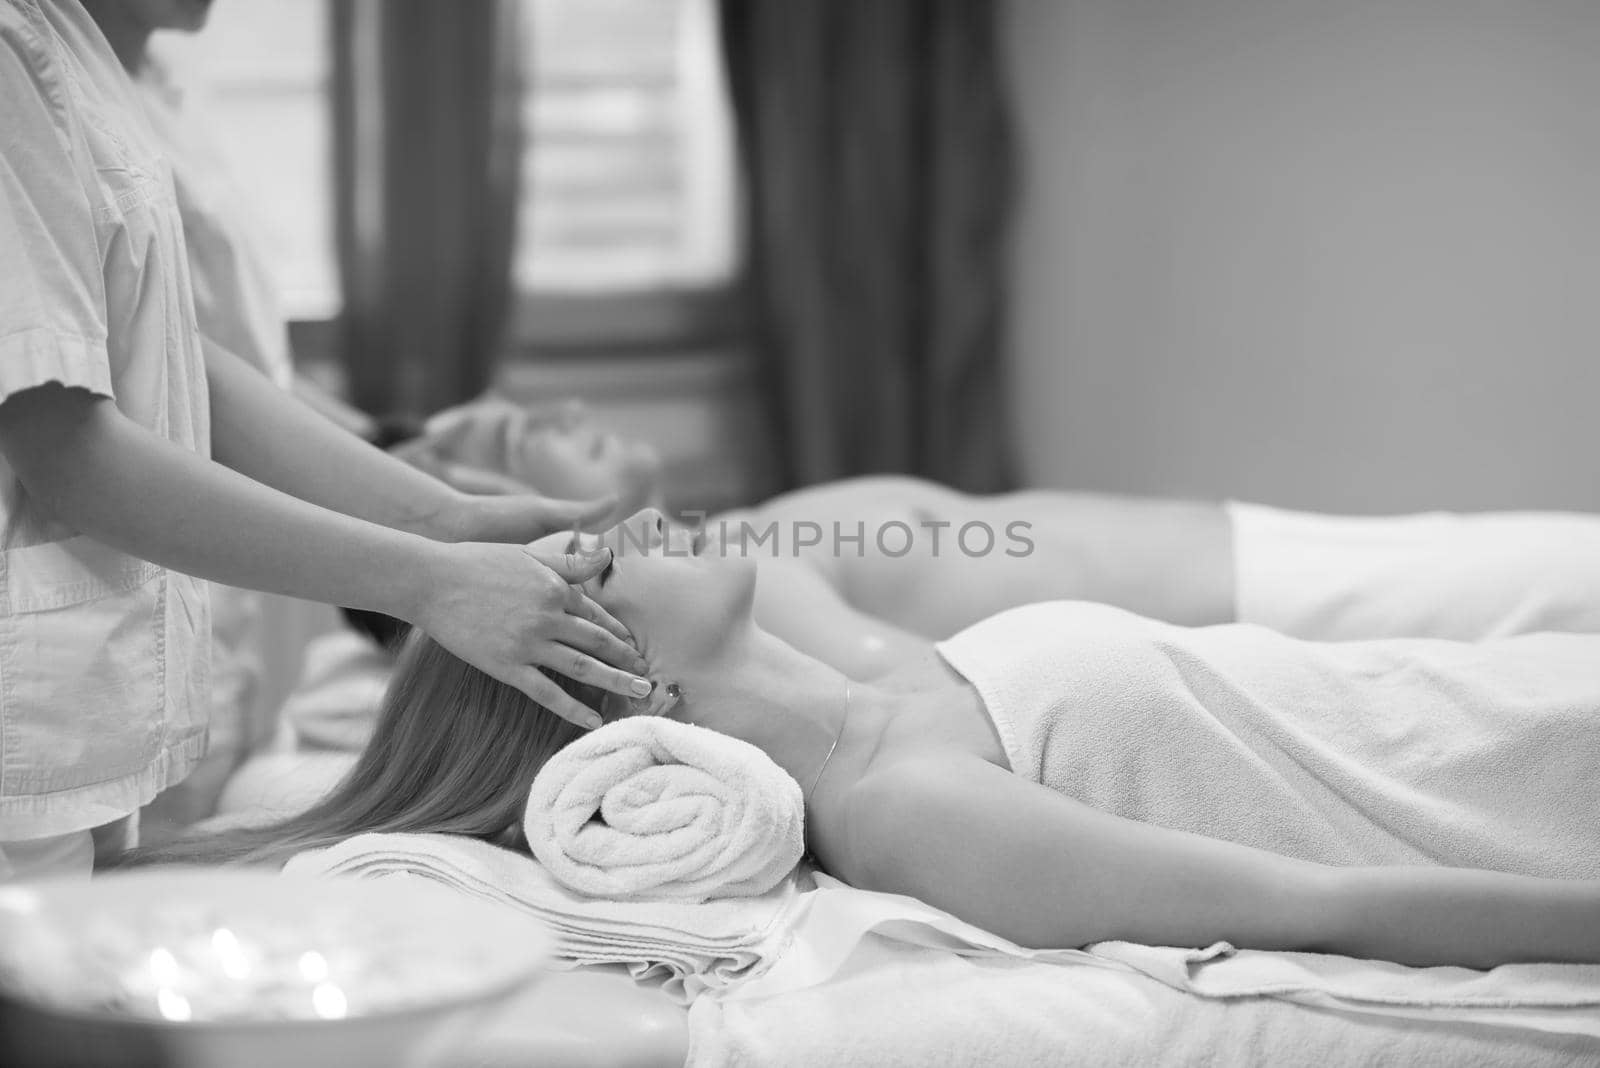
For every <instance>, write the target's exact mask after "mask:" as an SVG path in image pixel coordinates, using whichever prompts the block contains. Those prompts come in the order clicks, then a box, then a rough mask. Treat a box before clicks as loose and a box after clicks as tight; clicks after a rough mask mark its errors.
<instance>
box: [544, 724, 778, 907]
mask: <svg viewBox="0 0 1600 1068" xmlns="http://www.w3.org/2000/svg"><path fill="white" fill-rule="evenodd" d="M804 821H805V803H804V798H803V797H802V796H801V792H800V784H799V783H797V782H795V781H794V779H792V778H791V777H790V776H789V775H788V773H787V772H785V771H784V770H783V769H782V768H780V767H779V766H778V765H777V764H775V763H773V761H772V759H771V758H770V757H768V756H767V755H766V754H765V753H763V752H762V751H761V750H760V749H757V748H756V747H755V746H753V745H750V744H749V743H748V742H742V741H739V740H738V739H736V738H730V737H728V736H726V735H722V734H718V733H716V732H715V731H711V730H707V729H705V728H704V727H694V726H690V725H689V724H686V723H678V722H676V721H673V720H669V719H663V718H661V717H659V716H632V717H629V718H627V719H621V720H617V721H615V722H612V723H609V724H607V725H606V726H604V727H600V728H598V729H597V730H594V731H592V732H591V733H589V734H587V735H585V736H583V737H582V738H579V739H578V740H577V741H575V742H573V743H572V744H571V745H569V746H567V747H566V748H565V749H563V750H561V751H560V752H559V753H557V754H556V755H555V756H553V757H551V758H550V760H549V762H548V763H546V764H545V766H544V768H543V769H541V770H540V772H539V774H538V775H537V776H536V777H535V778H534V780H533V787H532V789H531V790H530V791H529V792H528V807H527V811H526V813H525V815H524V818H523V829H524V830H525V831H526V832H527V835H528V844H529V846H530V847H531V848H532V850H533V854H534V856H536V857H538V858H539V861H540V863H542V864H543V865H544V866H545V868H546V869H547V870H548V871H549V872H550V874H551V875H553V876H554V877H555V878H556V879H558V880H559V881H560V882H561V883H562V884H563V885H565V886H567V887H568V888H570V889H572V890H574V891H577V892H578V893H581V894H589V895H591V896H594V897H606V898H612V899H615V900H628V899H634V898H653V899H666V900H673V901H705V900H708V899H711V898H719V897H743V896H750V895H756V894H762V893H765V892H766V891H767V890H769V889H771V888H772V887H773V886H775V885H776V884H777V883H778V882H779V881H780V880H781V879H782V878H783V877H784V876H785V875H787V874H788V873H789V872H790V871H791V870H792V869H793V868H794V866H795V864H796V863H798V862H799V860H800V857H801V855H802V854H803V853H804V851H805V848H804V840H805V835H804Z"/></svg>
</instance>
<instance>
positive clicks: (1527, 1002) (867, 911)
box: [688, 875, 1600, 1068]
mask: <svg viewBox="0 0 1600 1068" xmlns="http://www.w3.org/2000/svg"><path fill="white" fill-rule="evenodd" d="M816 882H817V884H818V887H817V889H816V890H814V891H812V892H809V893H806V894H804V895H803V896H802V898H801V900H800V903H799V907H798V908H797V909H796V910H795V913H794V917H793V920H792V924H793V937H792V940H791V946H790V948H789V949H788V950H786V951H785V952H784V954H783V955H782V957H780V958H779V959H778V960H777V961H776V962H774V964H773V965H772V966H771V967H770V968H768V969H767V970H765V971H764V972H762V973H761V974H759V975H755V976H752V977H751V978H750V979H748V980H747V981H745V982H742V983H740V984H738V985H737V986H734V987H730V988H726V989H722V990H719V991H717V992H715V993H713V994H711V995H709V996H707V997H704V998H701V999H699V1000H697V1001H695V1002H694V1004H692V1005H691V1006H690V1008H689V1027H690V1052H689V1057H688V1063H690V1064H693V1065H696V1066H697V1068H716V1066H724V1065H728V1066H732V1065H762V1066H763V1068H782V1066H788V1065H794V1066H797V1068H798V1066H805V1065H814V1064H872V1065H883V1066H887V1068H897V1066H901V1065H904V1066H907V1068H912V1066H915V1068H925V1066H928V1068H939V1066H949V1068H958V1066H960V1068H964V1066H968V1065H974V1064H1005V1065H1065V1064H1082V1065H1106V1064H1128V1065H1143V1064H1162V1065H1196V1066H1200V1065H1204V1066H1211V1065H1216V1064H1260V1065H1266V1064H1319V1065H1322V1064H1325V1065H1336V1066H1346V1065H1348V1066H1352V1068H1354V1066H1358V1065H1359V1066H1362V1068H1365V1066H1369V1065H1373V1064H1414V1065H1422V1066H1437V1068H1445V1066H1450V1068H1458V1066H1473V1068H1490V1066H1510V1068H1575V1066H1578V1065H1589V1064H1593V1063H1594V1056H1595V1052H1596V1050H1597V1048H1600V1011H1597V1009H1600V967H1595V966H1576V965H1537V966H1530V965H1515V966H1506V967H1502V968H1497V969H1494V970H1493V971H1490V972H1472V971H1468V970H1466V969H1459V968H1405V967H1401V966H1399V965H1392V964H1384V963H1381V962H1373V961H1358V960H1352V959H1350V958H1346V957H1331V956H1316V955H1310V954H1278V953H1259V952H1242V953H1234V952H1233V951H1232V950H1231V948H1230V947H1228V946H1226V945H1225V944H1219V945H1217V946H1213V947H1211V948H1210V949H1207V950H1199V951H1196V950H1188V949H1178V948H1171V947H1151V946H1132V945H1128V944H1126V943H1101V944H1099V945H1095V946H1091V947H1089V949H1088V950H1087V951H1078V950H1044V951H1039V950H1029V949H1024V948H1022V947H1020V946H1017V945H1014V944H1013V943H1010V942H1007V941H1006V940H1004V939H1002V938H999V937H997V936H995V935H992V934H989V933H988V932H985V931H981V930H979V929H977V928H974V927H972V926H971V925H969V924H966V923H963V922H962V921H960V920H958V919H956V918H955V917H953V916H950V915H948V914H947V913H942V912H940V911H939V910H937V909H934V908H931V907H930V906H927V905H925V904H923V903H921V902H919V901H916V900H913V899H911V898H905V897H898V896H895V895H890V894H874V893H869V892H866V891H861V890H854V889H851V888H849V887H847V886H845V885H844V884H842V883H839V882H838V881H837V880H833V879H830V878H829V877H827V876H825V875H818V876H817V877H816Z"/></svg>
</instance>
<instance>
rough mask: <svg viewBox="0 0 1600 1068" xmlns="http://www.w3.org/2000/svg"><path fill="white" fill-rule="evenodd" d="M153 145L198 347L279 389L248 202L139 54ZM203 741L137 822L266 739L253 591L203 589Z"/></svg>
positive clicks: (183, 812) (280, 329)
mask: <svg viewBox="0 0 1600 1068" xmlns="http://www.w3.org/2000/svg"><path fill="white" fill-rule="evenodd" d="M134 84H135V86H136V87H137V88H138V90H139V99H140V103H141V104H142V105H143V107H144V113H145V117H146V118H147V119H148V120H149V123H150V130H151V133H152V134H153V135H154V137H155V141H156V144H157V147H158V148H159V149H160V151H161V153H162V155H163V156H164V157H165V158H166V160H167V163H168V165H169V166H170V167H171V171H172V183H173V188H174V190H175V191H176V193H177V197H178V214H179V215H180V216H181V217H182V220H183V239H184V245H185V248H186V249H187V251H188V258H189V278H190V284H191V287H192V290H193V294H194V309H195V320H196V322H197V324H198V326H199V328H200V337H201V343H202V345H216V346H219V347H221V348H224V349H227V350H228V351H229V352H231V353H233V354H234V355H235V356H238V357H240V358H241V359H243V360H244V361H245V362H246V363H248V364H250V365H251V366H252V367H254V368H255V369H256V370H258V371H260V372H261V373H262V374H264V375H266V376H267V377H268V378H269V379H271V380H272V382H273V383H274V384H276V385H277V386H279V387H280V388H282V389H285V390H288V389H290V388H291V387H292V385H293V383H294V365H293V363H292V361H291V359H290V350H289V329H288V317H287V316H286V315H285V313H284V311H283V306H282V304H281V302H280V300H279V297H278V289H277V284H276V281H275V280H274V278H273V277H272V271H271V269H270V267H269V266H268V264H267V260H266V258H265V257H264V256H263V255H262V253H261V249H262V247H263V245H262V240H261V238H260V236H259V234H258V233H257V232H256V229H255V227H254V224H253V222H252V219H253V211H252V209H251V206H250V205H249V204H247V203H246V201H245V198H244V194H243V192H242V190H240V188H239V187H238V185H237V183H235V182H234V180H233V178H232V176H231V175H230V173H229V171H228V167H227V163H226V160H225V159H224V158H223V155H222V152H221V150H220V148H219V147H218V145H217V144H216V142H215V141H214V140H213V139H212V138H211V136H210V135H209V133H208V132H207V128H208V124H207V122H206V120H205V116H204V115H201V114H197V113H196V111H195V109H194V107H193V104H192V102H191V100H190V99H189V94H188V93H186V92H185V91H184V89H183V88H182V87H181V86H180V85H179V84H178V83H177V81H176V80H175V79H174V78H173V76H172V75H171V74H170V72H169V71H168V70H167V69H166V67H164V66H163V65H162V64H161V63H160V62H159V61H157V60H155V59H153V58H147V61H146V62H145V64H144V65H143V67H141V69H140V71H139V73H138V74H137V75H136V76H135V78H134ZM211 629H212V643H211V695H210V702H211V708H210V738H211V744H210V748H209V750H208V752H207V755H206V759H205V760H204V761H203V762H202V763H201V764H200V766H199V767H198V768H196V769H195V772H194V774H192V775H191V776H190V777H189V778H188V779H186V780H185V781H184V782H182V783H180V784H178V785H176V786H175V787H174V788H173V789H171V790H170V791H168V793H167V794H165V795H164V796H163V797H161V798H160V799H159V800H158V801H157V802H156V804H155V805H154V806H153V808H152V809H151V810H149V811H147V812H146V813H145V817H146V818H145V826H146V828H147V829H150V830H159V829H160V828H157V827H156V826H155V824H156V823H158V822H159V823H168V824H172V825H176V826H183V825H186V824H190V823H193V822H194V821H196V820H199V819H204V818H205V817H207V816H210V815H212V813H213V812H214V810H215V805H216V799H217V796H218V795H219V794H220V793H221V790H222V787H223V784H224V783H225V782H226V781H227V779H228V778H229V776H231V774H232V773H233V770H234V769H235V767H237V765H238V764H239V762H240V761H242V760H243V758H244V757H245V756H246V755H248V753H249V752H250V751H251V750H252V749H253V748H254V747H255V746H256V745H258V744H260V743H262V742H264V741H266V740H267V738H268V737H269V736H270V728H271V726H272V724H271V723H257V722H255V720H256V719H258V718H261V717H254V716H253V715H252V714H253V713H254V712H256V711H257V706H258V704H259V703H260V700H261V698H260V694H261V690H262V686H263V682H264V677H265V673H266V666H265V663H264V660H263V650H264V648H265V645H266V641H267V637H266V629H267V624H266V610H265V598H264V597H263V595H262V594H260V593H257V592H256V591H255V590H243V589H239V588H237V587H233V586H225V585H222V584H219V583H213V584H212V586H211Z"/></svg>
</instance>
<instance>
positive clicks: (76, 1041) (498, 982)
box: [0, 868, 552, 1068]
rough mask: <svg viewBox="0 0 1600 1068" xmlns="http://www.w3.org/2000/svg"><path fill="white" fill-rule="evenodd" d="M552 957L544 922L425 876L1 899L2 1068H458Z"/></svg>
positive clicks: (194, 880) (1, 894)
mask: <svg viewBox="0 0 1600 1068" xmlns="http://www.w3.org/2000/svg"><path fill="white" fill-rule="evenodd" d="M551 945H552V940H551V938H550V935H549V933H548V931H547V930H546V929H545V927H544V926H543V924H541V923H540V922H539V921H537V920H535V919H534V918H532V917H530V916H527V915H524V914H522V913H520V912H516V911H514V910H512V909H509V908H507V907H505V906H502V905H497V904H493V903H490V902H487V901H483V900H479V899H476V898H473V897H469V896H467V895H465V894H461V893H458V892H454V891H450V890H447V889H445V888H444V887H441V886H438V885H435V884H432V883H428V882H426V881H425V880H422V879H419V878H416V877H408V876H391V877H387V878H384V879H376V880H370V881H368V880H347V879H310V878H294V877H289V876H280V875H275V874H269V873H266V872H251V871H237V870H218V869H209V868H163V869H146V870H142V871H132V872H119V873H113V874H110V875H106V876H101V877H98V878H95V879H92V880H90V881H88V882H83V881H76V882H62V881H43V882H36V883H28V884H22V885H19V886H12V887H0V1017H3V1018H0V1063H3V1064H18V1065H32V1064H41V1065H55V1064H82V1065H119V1066H121V1065H162V1066H168V1065H171V1066H179V1068H186V1066H189V1065H195V1066H199V1065H208V1066H209V1065H229V1066H240V1068H253V1066H256V1065H288V1064H292V1065H297V1066H316V1065H365V1064H373V1065H427V1064H440V1063H450V1062H451V1056H450V1053H451V1051H452V1050H460V1049H464V1048H465V1044H466V1042H467V1040H468V1039H469V1038H470V1037H471V1035H472V1033H473V1032H474V1030H475V1029H476V1026H477V1025H479V1024H481V1023H482V1022H483V1021H484V1020H485V1019H486V1017H487V1015H488V1014H489V1013H490V1012H491V1011H492V1010H493V1009H495V1008H496V1007H497V1006H499V1004H500V1003H501V1002H502V1001H503V1000H504V999H505V998H506V997H507V996H509V995H510V994H512V993H514V992H516V991H518V990H521V989H524V988H525V987H526V986H527V985H528V984H529V983H530V982H532V981H534V980H535V979H536V978H537V977H538V976H539V975H540V974H541V973H542V972H543V971H544V970H545V968H546V966H547V964H548V962H549V956H550V947H551Z"/></svg>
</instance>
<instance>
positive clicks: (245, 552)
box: [0, 386, 443, 620]
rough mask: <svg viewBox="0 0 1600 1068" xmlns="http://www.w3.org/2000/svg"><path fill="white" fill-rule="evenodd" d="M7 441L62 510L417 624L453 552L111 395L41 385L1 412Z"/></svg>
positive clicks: (203, 574) (184, 565)
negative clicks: (161, 426) (121, 406)
mask: <svg viewBox="0 0 1600 1068" xmlns="http://www.w3.org/2000/svg"><path fill="white" fill-rule="evenodd" d="M0 448H3V449H4V451H5V454H6V458H7V459H8V460H9V461H10V463H11V466H12V468H13V470H15V471H16V473H17V476H18V478H19V479H20V480H21V481H22V483H23V485H24V487H25V488H26V489H27V490H28V492H29V494H31V495H32V496H33V497H34V498H35V499H36V500H37V501H38V502H39V503H40V505H41V506H42V507H43V508H44V509H45V510H46V511H47V512H48V513H49V514H51V515H54V516H55V517H57V518H59V519H60V520H62V521H63V522H65V523H67V524H69V525H70V526H72V527H73V528H75V529H77V530H80V531H82V532H83V533H85V534H87V535H89V536H90V537H92V538H94V539H95V540H97V541H101V542H104V543H106V544H108V545H111V546H113V547H115V548H117V549H121V550H122V551H124V552H126V553H129V554H131V555H133V556H138V557H141V558H143V559H146V560H150V561H153V562H155V563H158V564H162V565H164V566H166V567H170V568H173V569H174V570H177V571H183V572H186V573H188V574H191V575H196V576H198V577H200V578H205V579H212V580H215V581H218V582H225V583H227V584H229V585H231V586H244V587H248V588H251V589H258V590H265V591H268V592H270V593H280V594H286V595H288V596H292V597H300V598H305V599H309V600H316V601H323V602H328V603H334V604H343V605H349V606H351V607H355V608H368V609H372V610H374V611H379V612H384V613H386V614H388V615H393V616H397V617H399V618H402V619H409V620H415V618H416V616H417V613H418V612H419V610H420V609H421V607H422V605H423V604H424V603H425V601H426V599H427V597H428V596H429V594H430V592H431V591H430V589H429V587H428V585H427V583H428V582H429V579H430V576H431V575H432V574H433V572H434V561H435V560H437V559H438V556H437V554H438V551H439V550H440V549H442V548H443V546H440V545H439V544H438V543H437V542H433V541H430V540H428V539H426V538H423V537H420V536H418V535H415V534H408V533H404V532H402V531H398V530H392V529H389V528H387V527H384V526H379V525H377V524H374V523H368V522H365V521H362V520H359V519H355V518H352V517H350V516H347V515H341V514H339V513H338V512H334V511H330V510H328V509H325V508H320V507H317V506H316V505H313V504H309V503H307V502H305V501H301V500H296V499H295V498H293V497H291V496H289V495H287V494H284V493H281V492H279V491H277V490H274V489H272V488H270V487H268V486H264V485H262V484H260V483H258V482H254V481H252V480H251V479H249V478H246V477H244V476H243V475H241V474H239V473H237V472H235V471H230V470H229V469H227V468H226V467H223V466H222V465H221V464H218V463H214V462H212V461H210V460H207V459H206V458H204V457H202V456H198V455H196V454H194V453H192V452H189V451H188V450H186V449H183V448H180V447H179V446H176V445H174V444H172V443H171V442H169V441H166V440H165V439H163V438H160V437H158V436H157V435H155V434H153V433H151V432H149V431H148V430H146V429H145V428H143V427H141V426H139V425H138V424H136V423H134V422H132V421H131V420H129V419H128V418H126V417H125V416H123V415H122V413H121V412H119V411H118V410H117V408H116V406H115V405H114V404H113V403H112V402H111V401H110V400H109V399H107V398H104V397H98V396H94V395H92V394H89V393H87V392H85V391H83V390H76V389H63V388H60V387H53V386H48V387H41V388H39V389H34V390H29V391H28V393H27V394H24V395H20V396H16V397H13V398H11V399H10V400H8V401H6V403H5V405H4V406H3V407H0Z"/></svg>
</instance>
